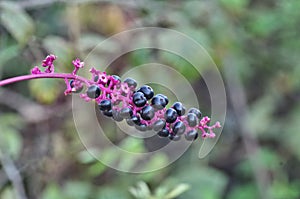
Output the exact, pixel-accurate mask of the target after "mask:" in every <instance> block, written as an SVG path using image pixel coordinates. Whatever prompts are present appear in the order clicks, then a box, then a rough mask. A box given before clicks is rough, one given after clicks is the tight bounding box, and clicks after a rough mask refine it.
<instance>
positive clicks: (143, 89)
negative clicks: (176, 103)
mask: <svg viewBox="0 0 300 199" xmlns="http://www.w3.org/2000/svg"><path fill="white" fill-rule="evenodd" d="M137 92H142V93H144V96H145V97H146V99H147V100H149V99H151V98H152V97H153V95H154V92H153V89H152V88H151V87H150V86H147V85H144V86H142V87H141V88H139V89H138V90H137Z"/></svg>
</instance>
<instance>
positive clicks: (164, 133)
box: [157, 129, 170, 137]
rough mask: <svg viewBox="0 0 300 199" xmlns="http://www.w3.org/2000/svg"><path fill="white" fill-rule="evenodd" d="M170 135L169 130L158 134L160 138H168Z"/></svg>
mask: <svg viewBox="0 0 300 199" xmlns="http://www.w3.org/2000/svg"><path fill="white" fill-rule="evenodd" d="M169 134H170V132H169V130H168V129H162V130H161V131H159V132H158V133H157V135H158V136H160V137H168V136H169Z"/></svg>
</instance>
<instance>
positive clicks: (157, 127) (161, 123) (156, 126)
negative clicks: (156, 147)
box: [153, 119, 166, 131]
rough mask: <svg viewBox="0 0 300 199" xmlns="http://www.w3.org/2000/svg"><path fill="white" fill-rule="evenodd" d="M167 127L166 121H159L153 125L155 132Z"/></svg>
mask: <svg viewBox="0 0 300 199" xmlns="http://www.w3.org/2000/svg"><path fill="white" fill-rule="evenodd" d="M165 126H166V121H164V120H162V119H159V120H156V121H155V122H154V123H153V130H154V131H160V130H162V129H163V128H164V127H165Z"/></svg>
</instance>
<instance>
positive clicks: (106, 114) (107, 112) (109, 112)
mask: <svg viewBox="0 0 300 199" xmlns="http://www.w3.org/2000/svg"><path fill="white" fill-rule="evenodd" d="M102 114H103V115H105V116H107V117H112V115H113V113H112V110H108V111H102Z"/></svg>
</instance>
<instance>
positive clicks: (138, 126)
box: [135, 124, 148, 131]
mask: <svg viewBox="0 0 300 199" xmlns="http://www.w3.org/2000/svg"><path fill="white" fill-rule="evenodd" d="M135 128H136V129H137V130H139V131H147V130H148V127H147V125H146V124H136V125H135Z"/></svg>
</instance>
